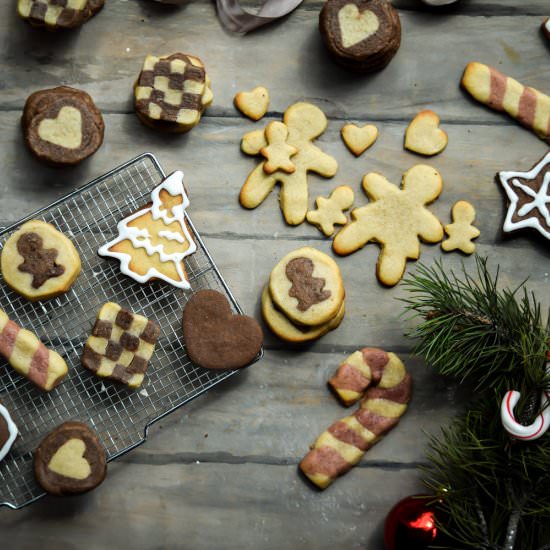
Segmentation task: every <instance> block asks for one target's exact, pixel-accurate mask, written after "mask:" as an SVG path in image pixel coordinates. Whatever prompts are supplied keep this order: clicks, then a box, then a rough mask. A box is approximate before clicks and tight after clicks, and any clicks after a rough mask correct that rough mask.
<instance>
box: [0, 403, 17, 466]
mask: <svg viewBox="0 0 550 550" xmlns="http://www.w3.org/2000/svg"><path fill="white" fill-rule="evenodd" d="M17 433H18V432H17V426H16V425H15V423H14V421H13V420H12V419H11V416H10V413H9V412H8V409H6V407H4V406H3V405H2V404H0V462H1V461H2V460H3V459H4V457H5V456H6V455H7V454H8V452H9V450H10V449H11V447H12V445H13V443H14V442H15V439H16V438H17Z"/></svg>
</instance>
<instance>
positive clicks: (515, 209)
mask: <svg viewBox="0 0 550 550" xmlns="http://www.w3.org/2000/svg"><path fill="white" fill-rule="evenodd" d="M497 179H498V181H499V182H500V184H501V185H502V187H503V188H504V190H505V191H506V195H507V196H508V200H509V201H510V204H509V206H508V211H507V213H506V218H505V220H504V225H503V230H504V231H505V232H506V233H510V232H512V231H517V230H521V229H527V228H532V229H536V230H537V231H538V232H539V233H541V234H542V235H543V236H544V237H546V238H547V239H550V189H549V187H550V152H548V153H546V155H545V156H544V157H543V158H542V159H541V160H540V161H539V162H538V163H537V164H536V165H535V166H533V168H531V170H529V171H528V172H511V171H509V172H499V173H498V178H497Z"/></svg>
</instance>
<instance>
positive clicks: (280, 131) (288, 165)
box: [260, 121, 298, 174]
mask: <svg viewBox="0 0 550 550" xmlns="http://www.w3.org/2000/svg"><path fill="white" fill-rule="evenodd" d="M265 138H266V140H267V143H268V145H267V146H266V147H262V148H261V149H260V153H261V154H262V155H263V156H264V157H265V158H266V161H265V162H264V172H265V173H266V174H273V173H274V172H276V171H277V170H282V171H283V172H286V173H287V174H292V173H293V172H295V171H296V166H295V165H294V164H293V162H292V161H291V160H290V157H292V156H294V155H295V154H296V153H297V152H298V149H296V147H293V146H292V145H289V144H288V143H287V139H288V128H287V127H286V126H285V124H283V123H282V122H277V121H275V122H270V123H269V124H268V125H267V128H266V129H265Z"/></svg>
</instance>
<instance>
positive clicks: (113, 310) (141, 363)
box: [81, 302, 160, 389]
mask: <svg viewBox="0 0 550 550" xmlns="http://www.w3.org/2000/svg"><path fill="white" fill-rule="evenodd" d="M159 334H160V327H159V326H158V325H157V324H156V323H155V322H153V321H149V320H148V319H146V318H145V317H142V316H141V315H136V314H135V313H131V312H130V311H127V310H125V309H122V308H121V307H120V306H119V305H118V304H114V303H112V302H109V303H107V304H105V305H104V306H103V307H102V308H101V310H100V311H99V314H98V316H97V320H96V323H95V325H94V328H93V329H92V335H91V336H90V337H89V338H88V340H87V342H86V345H85V346H84V351H83V353H82V358H81V362H82V365H83V366H84V367H85V368H87V369H88V370H90V371H92V372H93V373H95V374H97V375H98V376H101V377H104V378H109V379H111V380H115V381H117V382H121V383H122V384H125V385H126V386H128V387H129V388H134V389H135V388H139V387H140V386H141V383H142V382H143V379H144V377H145V371H146V370H147V366H148V363H149V360H150V359H151V356H152V355H153V351H154V350H155V344H156V342H157V340H158V337H159Z"/></svg>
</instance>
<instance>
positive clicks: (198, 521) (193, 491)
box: [0, 463, 422, 550]
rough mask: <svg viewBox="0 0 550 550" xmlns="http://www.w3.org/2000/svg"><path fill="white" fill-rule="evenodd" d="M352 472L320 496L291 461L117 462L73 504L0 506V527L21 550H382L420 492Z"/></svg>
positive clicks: (387, 477) (394, 477)
mask: <svg viewBox="0 0 550 550" xmlns="http://www.w3.org/2000/svg"><path fill="white" fill-rule="evenodd" d="M355 474H356V475H355V477H354V478H352V477H351V476H348V477H347V478H344V479H342V480H341V483H340V484H338V485H334V486H333V487H331V488H330V489H329V490H327V491H325V492H323V493H319V492H317V491H314V490H312V489H310V488H309V487H305V483H306V482H305V481H303V480H302V479H301V478H298V477H297V473H296V467H295V466H293V465H291V466H259V465H256V464H241V465H225V464H202V463H193V464H170V465H166V466H155V467H152V466H144V465H137V464H132V465H130V464H114V465H113V466H112V467H110V469H109V475H108V482H105V483H104V484H103V486H101V487H99V488H98V489H97V490H96V491H95V492H93V493H90V494H88V495H85V496H83V497H81V498H79V499H78V500H74V499H72V500H65V501H59V499H58V500H53V499H52V498H46V499H44V500H43V501H41V502H39V503H37V504H35V505H34V506H33V507H31V508H28V509H26V510H23V511H21V512H19V513H14V512H12V511H9V510H0V529H1V530H2V538H3V540H4V541H9V542H10V543H11V545H12V547H13V548H17V549H18V550H19V549H23V550H26V549H31V548H37V547H40V548H42V549H44V550H50V549H52V550H53V549H54V548H70V549H72V548H74V549H76V548H82V547H83V545H85V547H86V549H87V550H88V549H89V550H96V549H97V550H99V549H103V548H130V547H131V548H135V549H147V550H157V549H158V550H160V549H165V548H182V549H193V550H202V549H205V550H206V549H212V548H224V549H228V550H236V549H247V550H257V549H258V548H263V549H266V550H269V549H274V550H275V549H277V550H280V549H288V550H294V549H296V548H304V549H306V550H325V549H326V550H332V549H334V548H350V549H360V548H361V549H363V548H366V547H368V548H371V549H375V548H382V529H383V521H384V518H385V516H386V514H387V513H388V512H389V510H390V509H391V507H392V506H393V504H395V502H397V501H398V500H399V499H400V498H403V497H405V496H407V495H409V494H411V493H415V492H418V491H420V490H421V489H422V486H421V485H420V483H419V481H418V477H417V473H416V472H415V471H414V470H403V471H388V470H385V469H383V468H369V469H357V471H356V472H355ZM213 495H215V498H213ZM29 525H32V526H33V528H32V529H31V528H29Z"/></svg>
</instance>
